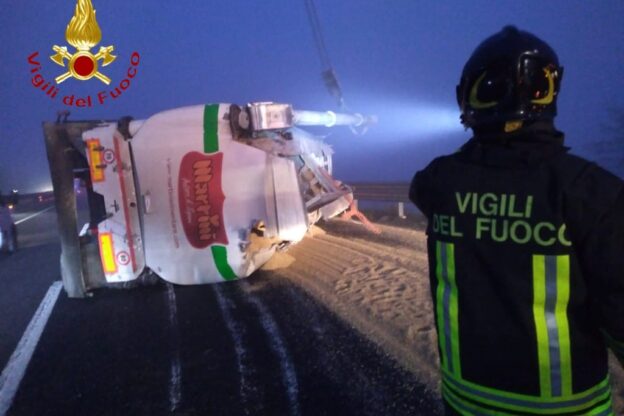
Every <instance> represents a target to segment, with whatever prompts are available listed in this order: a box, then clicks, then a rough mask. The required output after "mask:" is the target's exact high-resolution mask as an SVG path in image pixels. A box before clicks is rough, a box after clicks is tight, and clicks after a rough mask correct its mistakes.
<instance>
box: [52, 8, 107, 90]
mask: <svg viewBox="0 0 624 416" xmlns="http://www.w3.org/2000/svg"><path fill="white" fill-rule="evenodd" d="M65 39H66V40H67V43H69V44H70V45H72V46H73V47H74V48H76V49H77V51H76V52H75V53H73V54H72V53H70V52H68V50H67V46H58V45H54V46H53V47H52V49H53V50H54V52H56V54H55V55H52V56H51V57H50V59H52V61H54V62H55V63H56V64H57V65H60V66H63V67H64V66H65V60H67V61H69V62H68V70H67V72H65V73H64V74H61V75H59V76H58V77H56V78H55V81H56V83H57V84H60V83H61V82H63V81H65V80H66V79H68V78H70V77H74V78H76V79H78V80H81V81H87V80H89V79H91V78H93V77H95V78H97V79H99V80H100V81H102V82H103V83H105V84H106V85H109V84H110V83H111V79H110V78H109V77H107V76H106V75H104V74H103V73H101V72H100V71H99V66H100V62H99V61H102V62H101V66H107V65H110V64H111V63H112V62H113V61H114V60H115V58H116V56H115V55H113V54H112V52H113V50H114V46H112V45H110V46H100V50H99V51H98V52H97V53H96V54H95V55H94V54H92V53H91V48H93V47H94V46H95V45H97V44H98V43H100V41H101V40H102V31H101V30H100V26H99V25H98V23H97V20H96V19H95V9H94V8H93V4H91V0H78V4H77V5H76V11H75V12H74V16H73V17H72V18H71V21H70V22H69V24H68V25H67V29H66V30H65Z"/></svg>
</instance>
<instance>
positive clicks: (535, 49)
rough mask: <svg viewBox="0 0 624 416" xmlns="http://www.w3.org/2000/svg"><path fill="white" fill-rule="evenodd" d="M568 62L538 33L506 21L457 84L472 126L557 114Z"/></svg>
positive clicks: (510, 125)
mask: <svg viewBox="0 0 624 416" xmlns="http://www.w3.org/2000/svg"><path fill="white" fill-rule="evenodd" d="M562 76H563V67H561V66H559V59H558V58H557V54H556V53H555V51H554V50H553V49H552V48H551V47H550V46H549V45H548V44H547V43H546V42H544V41H543V40H541V39H539V38H538V37H536V36H535V35H533V34H531V33H529V32H525V31H521V30H518V29H517V28H516V27H514V26H506V27H505V28H503V30H501V31H500V32H499V33H496V34H494V35H493V36H491V37H489V38H487V39H486V40H485V41H483V42H482V43H481V44H480V45H479V46H478V47H477V49H475V51H474V52H473V53H472V56H471V57H470V59H468V62H467V63H466V65H465V66H464V70H463V72H462V76H461V80H460V82H459V85H458V86H457V102H458V104H459V107H460V109H461V112H462V114H461V120H462V123H463V124H464V125H465V126H466V127H471V128H474V127H482V126H498V125H500V126H504V130H505V131H506V132H510V131H513V130H516V129H518V128H519V127H521V126H522V125H523V124H524V123H525V122H531V121H537V120H552V119H553V118H554V117H555V115H556V114H557V95H558V94H559V86H560V83H561V78H562Z"/></svg>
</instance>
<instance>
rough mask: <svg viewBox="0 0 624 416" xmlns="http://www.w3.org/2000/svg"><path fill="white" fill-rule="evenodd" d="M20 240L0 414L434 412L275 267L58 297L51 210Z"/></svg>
mask: <svg viewBox="0 0 624 416" xmlns="http://www.w3.org/2000/svg"><path fill="white" fill-rule="evenodd" d="M42 208H45V207H42ZM33 213H35V212H28V213H21V214H19V215H16V216H15V219H16V220H23V219H25V218H28V217H29V216H30V215H32V214H33ZM18 232H19V243H20V249H19V250H18V252H17V253H15V254H14V255H12V256H3V257H1V258H0V284H1V287H2V290H0V312H1V317H0V368H3V369H4V370H3V373H2V377H0V416H4V414H3V412H5V413H6V414H7V415H89V416H91V415H161V414H163V415H166V414H175V415H230V416H234V415H271V416H272V415H376V416H378V415H393V416H394V415H436V414H440V408H439V406H440V404H439V402H438V401H437V400H436V399H435V398H433V397H431V396H430V394H429V393H427V392H426V391H425V389H424V388H423V386H421V385H420V384H419V382H418V380H416V379H415V377H414V376H413V375H412V374H411V373H409V372H407V371H405V370H403V369H402V368H400V367H399V366H398V365H397V364H396V363H395V362H394V361H392V360H391V359H390V358H388V356H387V355H386V354H384V352H383V351H382V350H381V349H379V348H378V347H377V346H376V345H375V344H373V343H371V342H370V341H368V340H367V339H366V338H364V337H362V336H361V335H360V334H359V333H358V332H357V331H355V330H354V329H353V328H351V327H350V326H349V325H348V324H347V323H345V322H343V321H341V320H340V319H338V318H337V317H336V316H335V315H334V314H333V313H332V312H331V311H329V310H328V309H327V308H326V307H324V305H322V304H319V303H317V302H316V301H315V300H314V299H313V298H311V297H310V296H308V295H307V294H306V292H304V291H303V290H302V289H300V288H299V287H298V286H296V285H294V284H292V283H291V282H290V281H288V280H284V279H281V278H279V277H278V276H276V275H273V274H271V273H270V272H259V273H257V274H256V275H254V276H252V277H251V278H249V279H246V280H243V281H238V282H231V283H222V284H217V285H208V286H193V287H179V286H176V287H173V286H172V285H168V284H165V283H164V282H162V281H160V282H159V283H156V284H154V285H150V286H143V287H137V288H134V289H131V290H101V291H97V292H96V293H95V295H94V296H93V297H92V298H89V299H81V300H77V299H68V298H67V297H66V295H65V293H64V292H62V291H61V293H60V295H58V298H57V297H55V296H54V293H53V292H54V291H55V290H56V289H57V288H58V284H55V283H54V282H55V281H58V280H60V275H59V267H58V263H59V253H60V248H59V245H58V241H57V237H56V224H55V213H54V210H53V209H52V210H49V211H45V212H43V213H40V214H39V215H37V216H35V217H31V218H28V219H27V220H25V221H23V222H21V223H20V224H19V225H18ZM57 292H58V290H57ZM46 294H47V295H46ZM44 299H45V302H43V303H42V300H44ZM46 302H47V303H46ZM46 307H47V310H48V311H49V312H50V314H49V318H48V319H47V320H46V319H44V318H46V317H47V315H46V312H45V311H46ZM38 308H39V309H38ZM36 311H37V312H36ZM42 311H43V312H42ZM33 316H35V318H34V319H33ZM31 319H33V321H36V322H34V324H33V323H31V324H30V325H29V322H31ZM33 328H34V329H33ZM37 328H38V329H39V331H40V332H41V331H42V333H41V336H40V337H37V336H36V332H37ZM33 333H35V335H32V334H33ZM29 348H30V349H31V350H32V355H29V354H28V350H29ZM20 366H22V367H23V369H22V370H21V371H22V372H23V377H19V374H18V373H19V372H20ZM16 369H17V370H16ZM16 374H17V375H16ZM3 401H4V407H5V410H4V411H3V410H2V409H3V408H2V406H3Z"/></svg>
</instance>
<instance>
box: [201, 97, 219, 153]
mask: <svg viewBox="0 0 624 416" xmlns="http://www.w3.org/2000/svg"><path fill="white" fill-rule="evenodd" d="M218 129H219V104H212V105H207V106H205V107H204V153H215V152H218V151H219V135H218Z"/></svg>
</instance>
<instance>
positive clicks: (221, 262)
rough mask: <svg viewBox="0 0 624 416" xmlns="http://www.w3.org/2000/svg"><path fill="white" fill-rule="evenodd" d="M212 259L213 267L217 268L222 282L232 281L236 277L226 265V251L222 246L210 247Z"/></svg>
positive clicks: (228, 265)
mask: <svg viewBox="0 0 624 416" xmlns="http://www.w3.org/2000/svg"><path fill="white" fill-rule="evenodd" d="M211 250H212V258H213V259H214V262H215V265H216V266H217V270H218V271H219V274H221V277H223V280H234V279H236V278H237V277H238V276H236V273H234V270H232V267H231V266H230V264H229V263H228V259H227V249H226V248H225V247H223V246H212V247H211Z"/></svg>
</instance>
